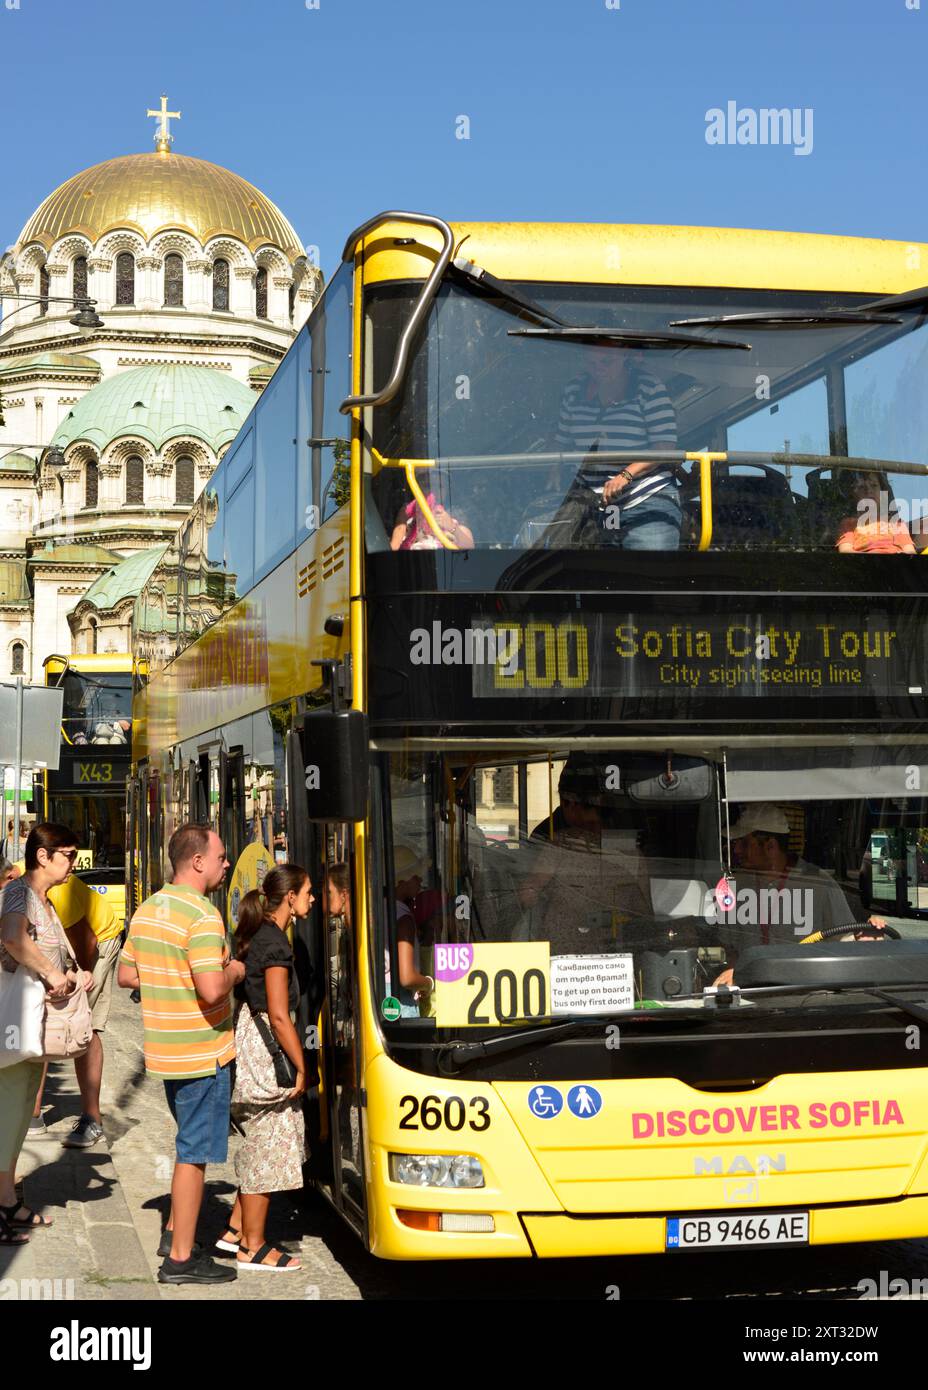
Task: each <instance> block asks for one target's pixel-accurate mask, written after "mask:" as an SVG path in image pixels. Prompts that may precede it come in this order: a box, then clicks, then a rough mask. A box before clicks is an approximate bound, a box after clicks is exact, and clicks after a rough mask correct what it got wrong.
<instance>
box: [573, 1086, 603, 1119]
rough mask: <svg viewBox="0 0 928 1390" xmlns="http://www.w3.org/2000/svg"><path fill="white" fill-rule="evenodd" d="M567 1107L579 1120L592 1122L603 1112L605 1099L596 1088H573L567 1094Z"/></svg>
mask: <svg viewBox="0 0 928 1390" xmlns="http://www.w3.org/2000/svg"><path fill="white" fill-rule="evenodd" d="M567 1106H568V1109H569V1110H570V1113H571V1114H572V1115H576V1116H577V1118H578V1119H580V1120H592V1118H593V1116H594V1115H598V1114H599V1112H600V1110H602V1108H603V1098H602V1096H601V1095H600V1094H599V1092H598V1091H597V1089H596V1087H595V1086H571V1088H570V1090H569V1091H568V1092H567Z"/></svg>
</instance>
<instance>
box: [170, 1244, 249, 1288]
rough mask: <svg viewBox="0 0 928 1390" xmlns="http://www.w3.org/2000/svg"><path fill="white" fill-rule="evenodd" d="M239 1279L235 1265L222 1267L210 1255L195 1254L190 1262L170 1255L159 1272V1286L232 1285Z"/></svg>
mask: <svg viewBox="0 0 928 1390" xmlns="http://www.w3.org/2000/svg"><path fill="white" fill-rule="evenodd" d="M237 1277H238V1275H237V1271H236V1269H235V1266H234V1265H220V1264H217V1263H216V1261H215V1260H213V1259H211V1258H210V1256H209V1255H204V1254H203V1252H202V1251H201V1252H200V1253H199V1254H196V1253H194V1254H193V1255H191V1256H190V1259H189V1260H177V1261H175V1260H172V1259H171V1257H170V1255H168V1257H167V1259H166V1260H165V1261H164V1262H163V1264H162V1266H161V1268H160V1269H159V1270H158V1283H159V1284H231V1283H233V1282H234V1280H235V1279H236V1278H237Z"/></svg>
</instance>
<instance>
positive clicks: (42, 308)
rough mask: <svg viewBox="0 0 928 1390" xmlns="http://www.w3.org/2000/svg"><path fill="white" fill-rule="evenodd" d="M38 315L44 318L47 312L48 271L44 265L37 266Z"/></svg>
mask: <svg viewBox="0 0 928 1390" xmlns="http://www.w3.org/2000/svg"><path fill="white" fill-rule="evenodd" d="M39 294H40V296H41V298H40V299H39V317H40V318H44V316H45V315H46V314H47V313H48V271H47V270H46V269H45V266H44V265H43V266H40V267H39Z"/></svg>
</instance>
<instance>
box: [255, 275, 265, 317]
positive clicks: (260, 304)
mask: <svg viewBox="0 0 928 1390" xmlns="http://www.w3.org/2000/svg"><path fill="white" fill-rule="evenodd" d="M255 313H256V314H257V316H258V318H259V319H266V318H267V271H266V270H265V268H264V266H263V265H259V266H258V273H257V275H256V276H255Z"/></svg>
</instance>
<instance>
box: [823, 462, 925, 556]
mask: <svg viewBox="0 0 928 1390" xmlns="http://www.w3.org/2000/svg"><path fill="white" fill-rule="evenodd" d="M850 492H851V497H852V499H853V502H854V504H855V505H856V514H855V515H854V516H846V517H844V518H843V520H842V521H841V524H840V530H839V534H838V539H837V541H836V542H835V544H836V546H837V548H838V549H839V550H840V551H841V552H842V553H844V554H848V555H852V554H854V553H855V552H861V551H863V552H865V553H867V554H870V555H914V554H915V544H914V542H913V540H912V535H911V532H910V531H909V528H908V526H907V525H906V523H905V522H904V521H902V520H901V519H900V517H899V516H898V514H897V511H898V509H897V507H896V504H895V499H894V498H893V495H892V491H891V489H890V486H889V479H888V478H887V477H886V476H885V474H882V473H858V474H857V475H856V476H855V477H854V478H853V480H852V482H851V488H850Z"/></svg>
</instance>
